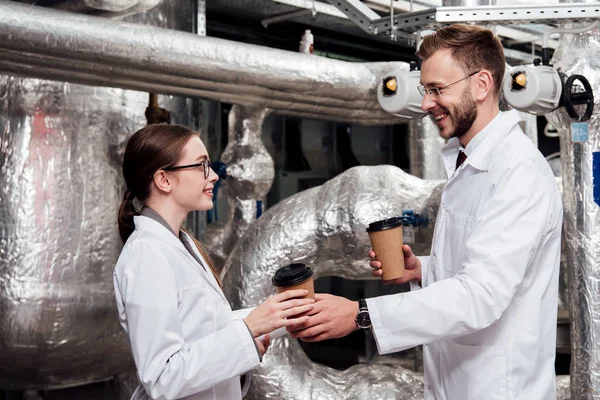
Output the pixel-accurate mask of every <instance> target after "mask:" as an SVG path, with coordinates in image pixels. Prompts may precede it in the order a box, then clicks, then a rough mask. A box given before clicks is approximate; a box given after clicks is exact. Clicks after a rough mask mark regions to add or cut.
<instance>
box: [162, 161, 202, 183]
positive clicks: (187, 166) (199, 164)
mask: <svg viewBox="0 0 600 400" xmlns="http://www.w3.org/2000/svg"><path fill="white" fill-rule="evenodd" d="M184 168H196V169H201V168H202V169H204V179H208V176H209V175H210V169H211V162H210V160H204V161H201V162H199V163H198V164H188V165H178V166H176V167H166V168H163V171H178V170H180V169H184Z"/></svg>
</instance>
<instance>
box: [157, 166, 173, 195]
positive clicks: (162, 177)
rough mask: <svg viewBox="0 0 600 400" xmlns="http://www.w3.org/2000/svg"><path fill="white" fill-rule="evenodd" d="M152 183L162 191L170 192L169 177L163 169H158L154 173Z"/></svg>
mask: <svg viewBox="0 0 600 400" xmlns="http://www.w3.org/2000/svg"><path fill="white" fill-rule="evenodd" d="M153 182H154V185H155V186H156V188H157V189H158V190H160V191H161V192H163V193H170V192H171V189H172V185H171V184H172V182H171V177H170V176H169V175H168V174H167V173H166V172H165V171H163V170H161V169H159V170H158V171H156V173H155V174H154V179H153Z"/></svg>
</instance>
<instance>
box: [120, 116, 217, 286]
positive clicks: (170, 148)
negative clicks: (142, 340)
mask: <svg viewBox="0 0 600 400" xmlns="http://www.w3.org/2000/svg"><path fill="white" fill-rule="evenodd" d="M194 135H196V136H199V133H198V132H195V131H193V130H191V129H189V128H187V127H185V126H181V125H166V124H151V125H146V126H145V127H143V128H142V129H140V130H139V131H137V132H136V133H134V134H133V136H132V137H131V138H130V139H129V141H128V142H127V148H126V149H125V156H124V158H123V177H124V178H125V184H126V185H127V190H125V194H124V195H123V201H122V202H121V206H120V207H119V217H118V224H119V234H120V235H121V239H122V240H123V243H125V242H126V241H127V239H128V238H129V236H131V234H132V233H133V231H134V230H135V225H134V223H133V217H134V216H135V215H139V212H138V211H137V210H136V209H135V207H134V205H133V199H137V200H138V201H139V202H141V203H144V202H145V201H146V200H147V199H148V197H149V196H150V186H151V184H152V180H153V179H154V173H155V172H156V171H158V170H159V169H161V168H164V167H166V166H172V165H175V164H176V163H177V161H179V159H180V158H181V156H182V154H183V148H184V147H185V145H186V144H187V142H188V141H189V140H190V138H192V137H193V136H194ZM190 237H191V238H192V239H193V240H194V243H195V244H196V247H197V248H198V251H199V252H200V254H202V257H203V258H204V259H205V260H206V262H207V263H208V265H209V267H210V269H211V271H212V273H213V275H214V277H215V279H216V280H217V282H219V285H221V280H220V279H219V275H218V274H217V272H216V270H215V267H214V264H213V261H212V260H211V258H210V257H209V255H208V253H207V252H206V250H205V249H204V247H203V246H202V244H201V243H200V242H199V241H198V240H196V239H195V238H194V237H193V236H192V235H190Z"/></svg>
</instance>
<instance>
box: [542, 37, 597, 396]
mask: <svg viewBox="0 0 600 400" xmlns="http://www.w3.org/2000/svg"><path fill="white" fill-rule="evenodd" d="M599 51H600V33H599V32H598V31H596V32H589V33H587V34H580V35H564V36H563V37H562V38H561V40H560V43H559V46H558V48H557V49H556V51H555V53H554V57H553V59H552V63H553V65H554V66H555V67H557V68H558V69H559V70H561V71H562V72H563V73H565V74H566V75H568V76H570V75H573V74H581V75H583V76H585V77H586V78H587V79H588V80H589V81H590V84H591V86H592V88H593V90H594V93H595V105H594V106H595V111H594V114H593V115H592V118H591V120H590V121H588V122H589V140H588V141H587V142H578V143H574V142H573V140H572V138H571V129H570V127H571V122H572V121H571V119H570V118H569V117H568V115H567V113H566V111H565V110H564V109H559V110H558V111H556V112H554V113H552V114H550V115H549V116H548V119H549V121H550V122H551V123H552V124H553V125H554V126H555V127H556V128H557V129H558V131H559V133H560V141H561V160H562V176H563V201H564V207H565V223H564V227H565V238H566V250H567V254H566V257H567V265H568V276H567V285H568V290H567V293H568V305H569V312H570V317H571V351H572V353H571V357H572V359H571V394H572V398H573V399H574V400H575V399H576V400H580V399H586V400H587V399H590V400H591V399H600V292H599V291H598V287H599V285H600V282H599V281H600V243H599V239H600V213H599V210H598V205H597V204H596V203H595V202H594V199H593V185H594V179H595V180H596V182H598V179H600V177H599V176H597V175H598V173H597V172H596V176H594V171H593V168H592V166H593V165H592V158H593V154H594V153H596V154H597V152H599V151H600V134H599V133H600V132H599V126H598V123H599V121H598V106H599V104H598V99H599V97H598V93H600V58H598V52H599Z"/></svg>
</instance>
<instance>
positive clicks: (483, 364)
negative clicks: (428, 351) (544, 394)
mask: <svg viewBox="0 0 600 400" xmlns="http://www.w3.org/2000/svg"><path fill="white" fill-rule="evenodd" d="M440 369H441V379H442V382H443V388H444V391H445V398H446V399H448V400H455V399H460V400H508V393H507V392H508V391H507V377H506V374H507V366H506V355H505V351H504V349H503V347H502V346H497V345H496V346H466V345H463V344H459V343H456V342H454V341H452V340H446V341H444V342H443V346H442V354H441V365H440Z"/></svg>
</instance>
